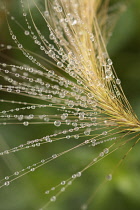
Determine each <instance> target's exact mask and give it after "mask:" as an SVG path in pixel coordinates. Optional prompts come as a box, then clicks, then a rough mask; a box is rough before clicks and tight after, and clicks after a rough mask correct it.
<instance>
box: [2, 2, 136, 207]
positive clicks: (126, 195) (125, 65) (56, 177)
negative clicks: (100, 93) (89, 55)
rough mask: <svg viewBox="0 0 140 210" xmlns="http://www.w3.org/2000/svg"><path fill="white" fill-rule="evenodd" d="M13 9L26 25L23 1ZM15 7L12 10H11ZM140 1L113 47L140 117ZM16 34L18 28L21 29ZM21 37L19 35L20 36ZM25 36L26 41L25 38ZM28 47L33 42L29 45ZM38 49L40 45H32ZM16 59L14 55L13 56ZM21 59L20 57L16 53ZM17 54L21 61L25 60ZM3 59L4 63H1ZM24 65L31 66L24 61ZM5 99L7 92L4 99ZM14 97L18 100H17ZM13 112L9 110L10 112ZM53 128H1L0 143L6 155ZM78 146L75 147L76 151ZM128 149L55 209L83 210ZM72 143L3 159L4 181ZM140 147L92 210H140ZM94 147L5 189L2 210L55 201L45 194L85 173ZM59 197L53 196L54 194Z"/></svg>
mask: <svg viewBox="0 0 140 210" xmlns="http://www.w3.org/2000/svg"><path fill="white" fill-rule="evenodd" d="M7 2H8V5H9V7H12V10H14V12H15V13H16V16H17V17H18V19H19V20H20V18H21V11H20V9H19V5H18V6H17V1H12V0H11V1H8V0H7ZM10 4H11V5H10ZM139 11H140V1H139V0H133V1H132V2H130V4H129V5H128V7H127V9H126V11H125V12H124V13H123V14H121V15H120V18H119V20H118V22H117V25H116V27H115V30H114V32H113V34H112V37H111V40H110V42H109V45H108V51H109V55H110V57H111V59H112V60H113V63H114V67H115V69H116V72H117V75H118V77H119V78H120V79H121V81H122V87H123V90H124V92H125V94H126V96H127V98H128V100H129V101H130V104H131V105H132V107H133V109H134V110H135V112H136V114H137V115H138V116H139V117H140V111H139V110H140V109H139V105H140V97H139V93H140V12H139ZM3 21H4V16H3V15H2V13H1V30H0V31H1V36H0V42H1V43H7V44H10V42H11V41H10V38H9V36H8V30H7V26H6V23H5V21H4V22H3ZM14 30H15V32H16V30H18V29H17V27H16V26H15V29H14ZM16 33H17V32H16ZM20 37H21V39H22V40H23V41H25V36H24V34H20ZM26 44H27V46H28V44H30V43H28V40H26ZM30 47H32V49H33V47H34V46H32V45H31V46H30ZM13 54H14V53H13ZM14 55H15V54H14ZM20 56H21V55H20V54H16V58H18V57H19V59H22V57H21V58H20ZM1 60H2V59H1ZM23 62H26V59H25V58H24V60H23ZM1 97H3V93H2V94H1ZM12 97H14V96H12ZM6 108H7V109H9V105H7V107H6ZM49 129H51V127H46V126H45V125H41V126H40V125H35V126H31V125H30V126H28V127H23V126H20V125H18V126H14V125H11V126H5V127H4V126H1V127H0V139H1V143H0V145H1V150H2V151H3V150H4V149H5V148H7V147H14V146H16V145H19V144H21V143H23V142H26V141H28V140H32V139H36V138H40V137H42V136H45V135H47V134H48V133H49V131H48V130H49ZM72 145H74V142H71V143H70V146H72ZM129 147H130V145H128V146H126V147H125V149H120V150H119V151H118V152H116V153H114V154H113V155H111V156H109V158H105V159H103V161H102V162H101V163H98V164H97V165H95V166H94V167H92V168H90V169H89V170H88V171H86V172H85V174H84V175H83V176H82V177H81V178H79V179H77V180H76V181H75V182H74V184H73V185H72V186H70V187H69V188H68V189H67V190H66V191H65V192H64V193H63V194H62V195H61V196H60V197H59V198H58V200H57V202H55V203H52V205H50V207H49V208H48V209H50V210H78V209H80V206H81V205H82V204H83V203H84V202H86V200H87V199H88V198H89V196H90V195H91V194H92V193H93V192H94V191H95V189H96V188H97V187H98V186H99V184H100V183H102V181H103V180H104V177H105V175H106V174H108V173H110V171H111V170H112V168H113V167H114V166H115V165H116V164H117V163H118V161H119V160H120V159H121V158H122V157H123V154H124V152H125V151H127V149H128V148H129ZM67 148H68V147H67V143H65V141H61V142H60V143H58V144H57V145H53V144H52V145H49V146H48V145H47V146H44V147H43V148H41V147H40V148H35V149H29V150H27V151H22V152H18V153H17V154H15V155H14V154H12V155H9V156H5V157H4V158H3V157H2V158H1V170H0V178H3V177H4V176H5V175H9V174H11V173H13V172H15V171H16V170H17V169H18V170H20V168H22V167H26V166H28V165H30V164H32V163H35V162H37V161H39V160H41V159H43V158H45V157H49V156H50V155H52V154H53V153H57V152H58V151H63V150H65V149H67ZM139 150H140V146H139V144H138V145H136V147H134V149H133V150H132V152H131V153H130V154H129V155H128V156H127V158H126V159H125V161H124V162H123V164H122V165H121V166H120V167H119V168H118V170H117V172H116V173H115V174H114V176H113V179H112V181H111V182H108V183H106V184H105V185H103V186H101V190H99V192H98V193H97V195H96V197H95V199H94V200H93V202H92V203H91V205H90V206H89V208H88V209H89V210H93V209H94V210H103V209H104V210H106V209H107V210H110V209H113V210H118V209H119V210H125V209H127V210H132V209H135V210H139V209H140V181H139V180H140V152H139ZM93 152H94V153H96V151H93V149H91V148H82V149H77V150H75V151H74V152H72V153H70V154H67V155H64V156H62V157H61V158H59V159H57V160H54V161H53V162H51V163H50V164H47V165H45V166H43V167H41V168H40V169H38V170H36V171H35V172H34V173H30V174H28V175H26V176H25V177H22V178H20V179H18V180H17V181H15V182H13V183H11V184H10V186H9V187H7V188H2V189H0V210H34V209H35V210H36V209H39V208H40V207H41V206H42V205H44V204H45V203H46V202H47V201H48V200H49V196H48V195H45V193H44V192H45V191H46V190H48V189H50V188H51V187H53V186H55V185H57V184H58V183H60V182H61V181H62V180H65V179H67V178H69V177H70V176H71V175H72V174H73V173H74V172H77V171H79V170H80V169H81V168H82V167H84V165H86V164H87V163H88V162H89V161H90V160H91V159H92V157H94V156H93ZM53 194H54V193H52V195H53Z"/></svg>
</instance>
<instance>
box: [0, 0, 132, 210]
mask: <svg viewBox="0 0 140 210" xmlns="http://www.w3.org/2000/svg"><path fill="white" fill-rule="evenodd" d="M46 2H47V5H44V7H43V8H44V9H43V10H41V8H39V6H38V5H37V4H36V3H35V2H34V7H35V9H36V10H37V11H38V13H39V15H40V16H41V19H42V22H43V24H44V25H45V26H46V30H47V35H45V34H46V30H44V31H41V30H40V29H39V26H38V25H37V24H36V21H35V17H34V12H33V11H32V9H31V7H30V3H29V2H28V4H27V5H26V7H25V2H24V1H23V0H20V3H21V8H22V16H23V21H24V25H25V26H24V27H23V26H22V25H21V24H20V23H19V22H18V20H17V19H16V17H15V16H13V15H11V14H10V12H9V11H7V9H6V8H5V7H3V8H2V9H3V10H4V11H5V14H6V17H7V25H8V29H9V32H10V36H11V39H12V42H13V44H12V45H6V44H0V55H1V57H2V58H6V57H4V53H5V51H7V50H8V52H9V51H14V50H17V51H18V52H19V51H20V52H21V54H22V56H24V57H25V58H26V59H27V60H28V61H29V64H28V62H27V64H26V65H25V63H22V61H19V62H17V61H16V59H13V60H12V62H9V61H11V60H10V59H9V57H7V60H8V62H7V63H6V62H0V74H1V77H2V79H3V80H2V84H1V85H0V91H1V92H2V95H3V97H2V99H0V102H1V104H2V106H1V107H2V108H1V110H0V125H2V126H5V125H10V124H11V125H20V124H21V125H23V126H25V127H29V126H31V125H37V124H41V125H43V124H44V125H46V126H48V125H52V127H53V130H54V131H55V132H54V133H52V134H47V135H46V136H43V137H40V138H37V139H33V140H29V141H27V142H24V143H23V144H19V145H17V146H16V147H15V146H14V147H13V148H10V149H9V148H8V149H6V150H4V151H0V156H4V155H9V154H10V153H16V152H19V151H21V150H26V149H30V148H36V147H41V146H42V145H44V146H45V145H46V144H50V143H52V144H55V142H58V141H61V140H65V141H66V142H67V144H70V141H72V140H74V141H75V142H76V144H77V145H76V146H74V147H72V148H70V149H67V150H65V151H63V152H59V153H55V154H52V155H51V156H49V157H47V158H46V156H45V158H43V159H41V160H39V161H38V162H36V163H33V164H32V165H28V166H27V167H26V168H23V169H21V170H18V171H15V172H14V173H13V174H12V175H8V176H5V177H4V178H3V179H2V180H0V188H2V187H4V186H9V185H10V183H11V182H13V181H15V180H16V179H18V178H20V177H21V176H23V175H25V174H28V173H30V172H34V171H35V170H36V169H37V168H39V167H41V166H43V165H45V164H47V163H49V162H50V161H53V160H54V159H57V158H59V157H60V156H62V155H64V154H66V153H69V152H71V151H73V150H75V149H77V148H80V147H83V146H85V147H87V148H89V147H90V148H95V147H97V148H98V147H100V146H99V145H102V144H103V145H104V144H105V146H103V147H101V149H100V150H101V151H100V152H99V153H98V155H96V156H95V157H94V154H93V157H92V158H91V162H90V163H89V164H88V165H86V166H85V167H84V168H83V169H82V170H81V171H79V172H77V173H75V174H73V175H72V176H71V177H70V178H68V179H67V180H65V181H64V180H63V181H62V182H61V183H60V184H58V185H57V186H55V187H52V188H51V190H46V191H45V194H46V195H49V193H50V191H54V190H56V189H57V188H59V187H60V188H61V189H60V190H59V192H58V193H56V194H55V195H53V196H52V197H51V198H50V201H49V202H54V201H56V199H57V196H58V195H59V194H60V192H64V191H65V190H66V188H67V187H68V186H70V185H71V184H72V183H73V181H74V180H75V179H77V178H79V177H81V175H82V173H83V172H84V171H86V170H87V169H88V168H89V167H91V166H92V165H94V164H95V163H97V162H98V161H100V160H101V159H102V158H104V157H105V156H107V155H109V154H110V153H112V152H113V151H115V150H116V149H118V148H119V147H120V145H123V144H125V140H124V139H125V136H126V135H127V134H129V131H128V132H127V133H126V134H124V135H123V136H122V131H123V130H124V128H120V125H119V124H118V123H117V121H116V119H115V117H116V116H117V117H118V115H117V114H118V110H117V111H116V112H114V116H115V117H112V107H111V106H109V105H110V104H111V105H112V106H113V105H114V106H115V103H116V101H120V104H121V103H122V104H123V105H125V106H126V109H128V110H130V107H129V104H128V102H127V101H126V100H124V98H123V97H124V96H123V92H122V89H121V86H120V85H121V81H120V79H118V77H117V76H116V74H115V71H114V68H113V62H112V60H111V59H110V58H109V56H108V54H107V52H106V49H105V46H104V43H103V40H102V38H101V37H100V36H99V35H98V33H97V32H98V31H99V27H98V24H97V23H96V21H95V24H94V25H93V31H92V32H91V30H90V29H89V28H88V27H87V26H86V22H85V18H86V17H85V16H83V17H82V16H81V14H79V12H78V7H79V4H80V3H78V2H79V1H77V0H74V1H72V0H64V2H63V4H64V5H62V2H61V1H59V0H58V1H57V0H53V1H46ZM66 5H69V6H66ZM27 8H28V9H27ZM27 10H28V12H27ZM13 24H15V25H16V26H18V27H19V30H21V31H22V33H23V34H24V35H25V37H28V39H29V40H30V41H31V42H32V43H33V44H34V45H35V47H36V52H33V51H32V50H31V49H30V48H28V47H29V46H26V45H25V46H24V43H22V40H21V39H20V37H19V36H18V34H16V33H15V32H14V28H13V27H12V25H13ZM84 39H86V43H87V46H85V43H83V40H84ZM13 63H14V64H13ZM101 93H104V96H102V95H101ZM9 95H11V96H12V98H13V99H12V100H11V98H10V99H9V98H8V97H9ZM105 100H107V101H108V103H109V105H108V104H107V105H106V104H105V102H106V101H105ZM106 107H107V108H108V109H109V113H111V114H108V112H107V110H106ZM119 128H120V130H119ZM120 136H121V137H120ZM123 140H124V141H123ZM112 142H113V143H112ZM106 145H107V146H106ZM45 155H46V154H45ZM111 179H112V174H109V175H107V176H106V180H109V181H110V180H111ZM83 209H84V207H83Z"/></svg>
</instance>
